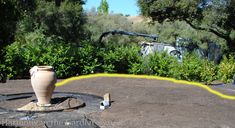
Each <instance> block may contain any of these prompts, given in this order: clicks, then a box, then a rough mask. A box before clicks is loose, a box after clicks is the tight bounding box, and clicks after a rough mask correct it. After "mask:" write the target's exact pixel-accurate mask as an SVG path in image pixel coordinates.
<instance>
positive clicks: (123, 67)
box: [100, 45, 141, 73]
mask: <svg viewBox="0 0 235 128" xmlns="http://www.w3.org/2000/svg"><path fill="white" fill-rule="evenodd" d="M100 56H102V57H103V59H102V62H103V65H102V68H103V71H104V72H117V73H128V72H131V73H132V71H131V68H132V66H133V65H135V64H136V63H139V62H140V61H141V56H140V55H139V48H138V47H137V46H136V45H130V46H126V47H124V46H118V47H115V46H114V47H108V48H106V49H105V50H104V51H102V52H101V53H100Z"/></svg>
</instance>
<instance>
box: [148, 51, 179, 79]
mask: <svg viewBox="0 0 235 128" xmlns="http://www.w3.org/2000/svg"><path fill="white" fill-rule="evenodd" d="M173 61H175V58H173V56H170V55H168V54H167V52H163V53H158V52H155V54H153V55H150V56H148V60H147V62H146V63H145V64H144V65H143V72H144V73H145V74H154V75H157V76H165V77H168V76H170V70H171V67H170V65H171V64H172V63H173Z"/></svg>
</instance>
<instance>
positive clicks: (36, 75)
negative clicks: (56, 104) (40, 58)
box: [30, 66, 56, 106]
mask: <svg viewBox="0 0 235 128" xmlns="http://www.w3.org/2000/svg"><path fill="white" fill-rule="evenodd" d="M30 75H31V84H32V87H33V90H34V92H35V95H36V97H37V100H38V102H37V105H38V106H50V105H51V104H50V101H51V97H52V93H53V91H54V89H55V83H56V75H55V72H54V69H53V67H52V66H34V67H33V68H31V69H30Z"/></svg>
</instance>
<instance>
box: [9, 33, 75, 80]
mask: <svg viewBox="0 0 235 128" xmlns="http://www.w3.org/2000/svg"><path fill="white" fill-rule="evenodd" d="M25 42H26V43H25V44H21V43H20V42H14V43H13V44H11V45H9V46H8V47H7V48H6V56H5V64H6V67H7V69H6V73H7V76H8V78H28V77H29V73H28V71H29V69H30V68H31V67H33V66H35V65H52V66H53V67H54V68H55V69H56V74H57V76H58V77H59V78H64V77H68V76H73V75H76V73H77V70H76V69H77V67H76V66H77V65H78V62H77V58H76V53H77V50H76V48H74V47H73V46H71V45H69V44H65V43H64V41H63V40H62V39H59V38H57V37H46V36H45V35H44V34H43V33H42V31H41V30H38V31H35V32H32V33H28V34H27V35H26V36H25Z"/></svg>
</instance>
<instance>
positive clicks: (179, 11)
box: [138, 0, 235, 52]
mask: <svg viewBox="0 0 235 128" xmlns="http://www.w3.org/2000/svg"><path fill="white" fill-rule="evenodd" d="M138 5H139V7H140V10H141V13H142V14H143V15H144V16H148V17H151V18H152V20H154V21H158V22H160V23H162V22H163V21H176V20H180V21H185V22H186V23H187V24H189V25H190V26H191V27H192V28H194V29H196V30H203V31H207V32H210V33H213V34H215V35H216V36H218V37H220V38H222V39H224V40H226V44H227V46H228V49H229V51H230V52H231V51H233V52H234V51H235V47H234V43H235V21H234V19H235V1H234V0H138Z"/></svg>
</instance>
